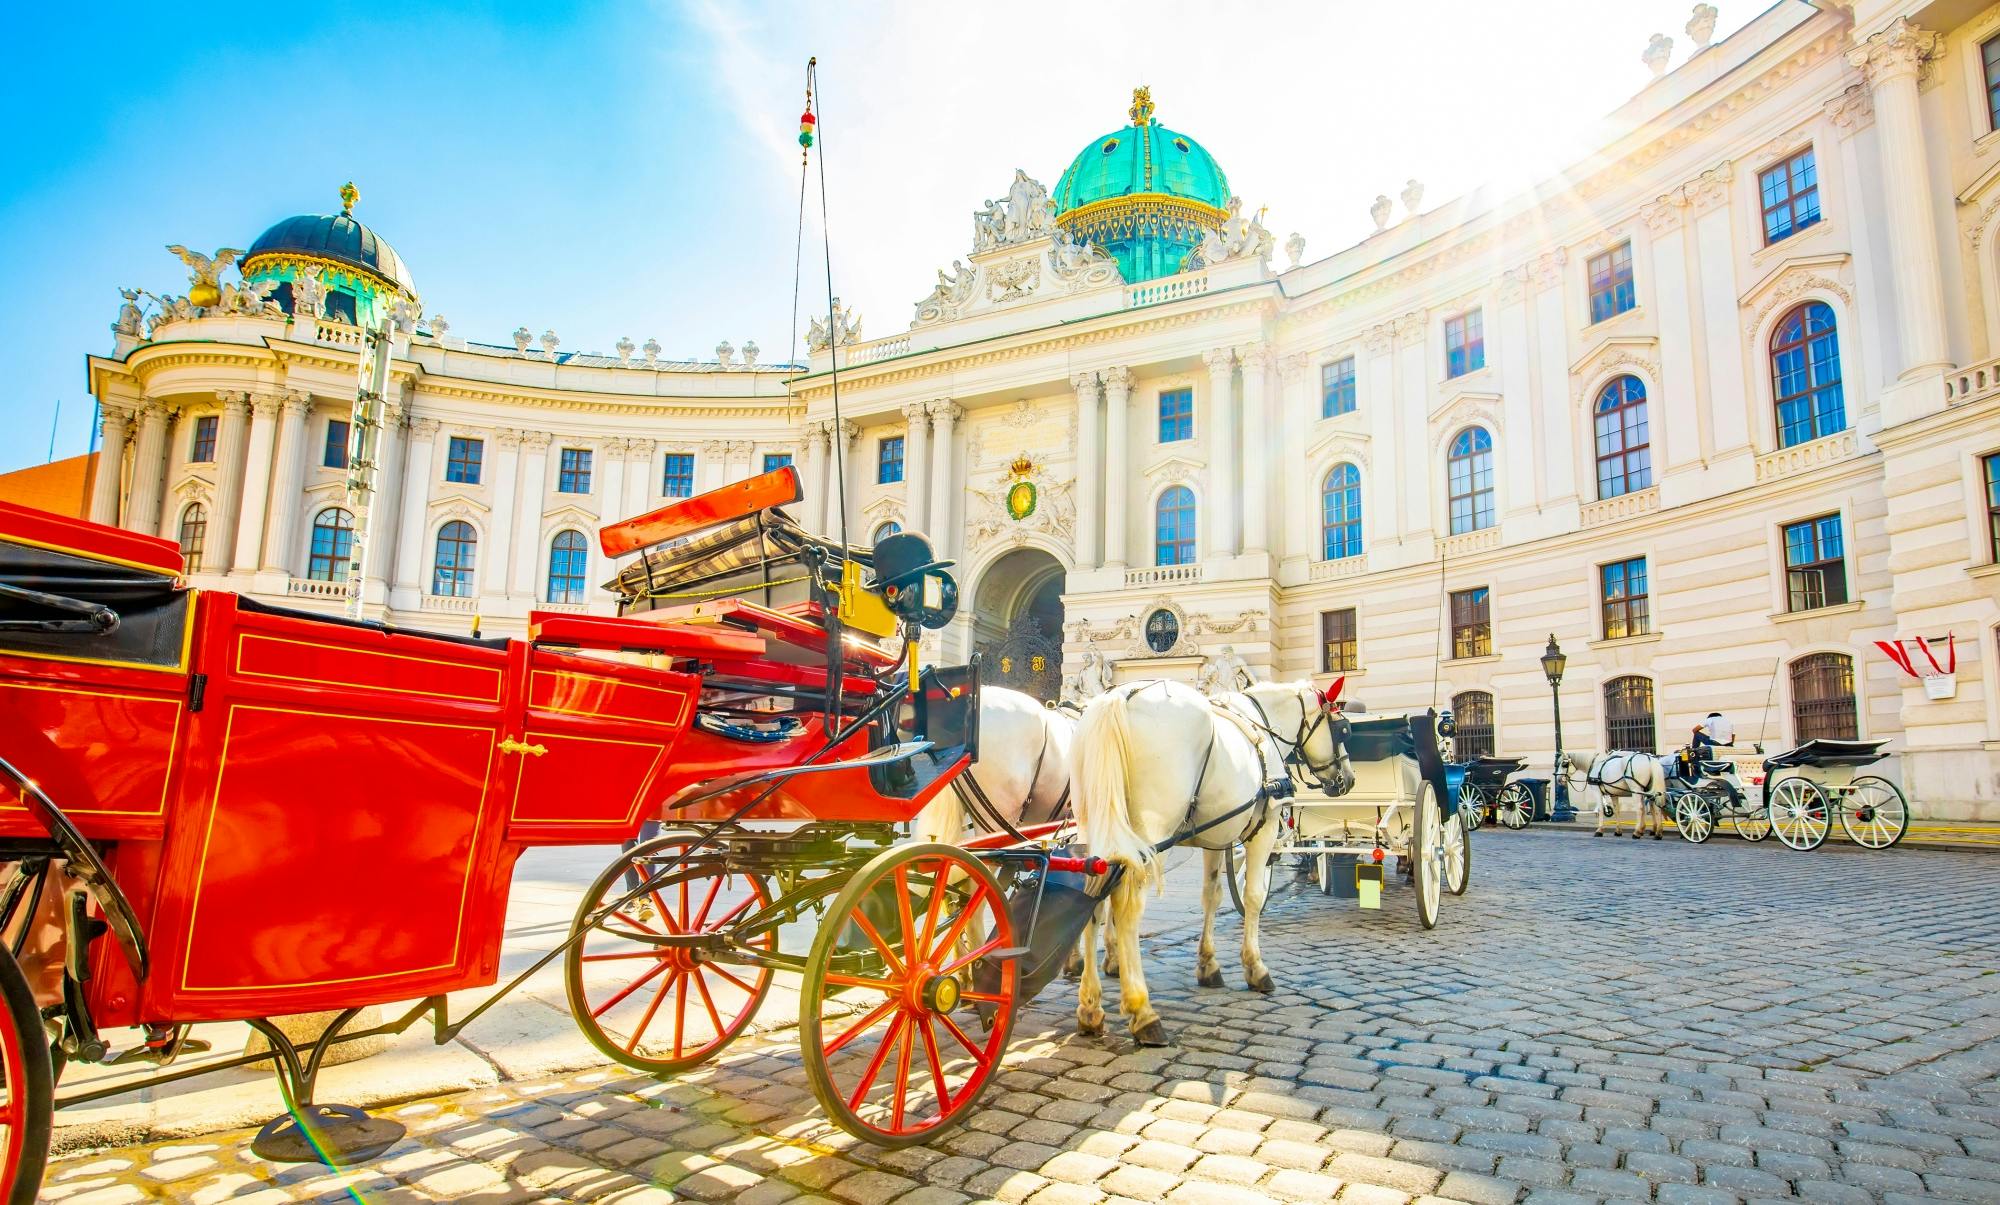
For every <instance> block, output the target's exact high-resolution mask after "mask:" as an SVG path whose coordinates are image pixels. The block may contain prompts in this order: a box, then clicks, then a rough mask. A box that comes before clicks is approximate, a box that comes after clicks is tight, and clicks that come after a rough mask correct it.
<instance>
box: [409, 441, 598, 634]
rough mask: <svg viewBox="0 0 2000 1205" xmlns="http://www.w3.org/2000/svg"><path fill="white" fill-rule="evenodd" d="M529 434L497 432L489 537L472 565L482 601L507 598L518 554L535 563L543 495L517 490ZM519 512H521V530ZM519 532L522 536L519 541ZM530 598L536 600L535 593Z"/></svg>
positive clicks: (488, 518)
mask: <svg viewBox="0 0 2000 1205" xmlns="http://www.w3.org/2000/svg"><path fill="white" fill-rule="evenodd" d="M526 434H527V433H526V432H523V431H516V430H513V429H512V428H508V427H502V428H501V429H500V430H498V431H495V432H494V433H493V443H494V445H495V446H497V447H498V448H499V449H500V455H498V456H496V457H494V458H493V509H492V511H491V512H489V513H488V515H487V519H486V532H485V536H484V538H483V539H482V540H481V541H480V548H479V551H478V554H477V557H476V559H475V560H474V561H473V563H472V572H473V576H472V580H473V581H474V583H476V585H477V588H476V589H475V590H474V593H475V594H477V595H478V596H479V597H481V598H505V597H507V595H508V594H509V593H510V592H511V591H510V586H511V585H512V584H513V578H512V575H511V574H509V573H508V572H507V567H508V566H509V565H511V564H513V563H514V560H515V558H516V556H517V555H525V556H526V558H527V559H528V560H529V561H530V562H532V561H533V560H534V551H533V550H534V546H535V544H536V542H537V537H538V536H539V535H540V533H541V528H542V523H541V519H542V498H541V494H540V493H539V492H538V493H536V494H535V496H534V497H532V498H530V497H529V496H528V492H527V491H526V490H521V491H518V492H517V491H516V490H515V489H514V478H515V475H516V473H517V472H518V470H519V468H520V464H521V441H522V440H523V439H524V438H526ZM593 484H595V483H593ZM516 510H519V511H520V521H519V525H518V527H517V526H516V523H515V511H516ZM516 531H518V532H519V533H520V534H519V536H518V538H517V537H516V535H515V533H516ZM517 545H518V546H519V547H518V550H517V547H516V546H517ZM431 584H432V583H430V582H428V581H426V582H425V583H424V589H425V591H427V592H428V591H429V590H430V588H431ZM526 597H528V598H533V597H534V594H533V593H532V592H531V593H529V594H527V595H526Z"/></svg>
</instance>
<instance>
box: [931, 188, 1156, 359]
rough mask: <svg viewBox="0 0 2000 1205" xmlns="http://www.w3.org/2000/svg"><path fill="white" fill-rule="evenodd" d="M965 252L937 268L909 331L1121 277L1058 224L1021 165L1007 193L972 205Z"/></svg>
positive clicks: (1119, 282) (1113, 282)
mask: <svg viewBox="0 0 2000 1205" xmlns="http://www.w3.org/2000/svg"><path fill="white" fill-rule="evenodd" d="M969 258H970V260H971V262H970V263H967V262H965V261H963V260H956V259H955V260H953V261H951V269H950V271H949V272H947V271H946V270H944V269H942V268H940V269H939V270H938V273H937V284H936V285H935V286H934V287H933V288H932V289H931V292H930V295H929V296H927V297H924V298H921V299H919V300H918V301H917V303H916V315H915V317H914V318H912V320H911V322H910V327H911V329H913V330H914V329H916V328H918V327H924V326H932V325H936V324H938V323H944V322H956V321H958V320H960V319H962V318H969V317H972V316H975V315H977V314H982V313H987V312H990V311H992V310H996V309H1004V308H1009V307H1012V306H1016V305H1021V304H1024V303H1027V302H1032V301H1038V300H1046V299H1048V298H1052V297H1066V296H1070V295H1072V294H1075V293H1080V292H1084V291H1086V290H1090V289H1097V288H1109V287H1113V286H1122V285H1123V284H1124V283H1125V281H1124V278H1123V277H1122V276H1120V275H1119V272H1118V265H1117V263H1116V261H1114V260H1113V259H1112V258H1111V257H1110V256H1109V255H1107V254H1105V253H1104V252H1103V251H1101V250H1099V249H1097V248H1096V247H1093V246H1091V245H1089V244H1087V243H1076V242H1073V241H1071V239H1070V237H1069V235H1068V234H1067V233H1065V232H1064V231H1062V230H1060V229H1058V228H1057V226H1056V224H1055V205H1054V202H1053V201H1051V200H1050V198H1049V192H1048V189H1046V188H1044V187H1042V185H1041V182H1040V181H1038V180H1035V179H1033V178H1032V177H1030V176H1029V175H1028V174H1027V173H1026V172H1024V171H1020V170H1016V171H1015V172H1014V179H1013V181H1012V182H1011V183H1010V184H1009V185H1008V186H1007V191H1006V192H1005V194H1004V195H1002V196H1001V197H1000V198H998V199H996V200H989V201H987V202H986V204H985V206H984V207H983V208H981V209H978V210H975V211H974V213H973V239H972V253H971V255H970V257H969Z"/></svg>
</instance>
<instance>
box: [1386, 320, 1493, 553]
mask: <svg viewBox="0 0 2000 1205" xmlns="http://www.w3.org/2000/svg"><path fill="white" fill-rule="evenodd" d="M1393 329H1394V331H1395V339H1396V391H1397V392H1396V400H1395V403H1394V404H1395V406H1396V416H1397V423H1398V429H1397V432H1396V452H1397V455H1399V456H1400V457H1402V459H1400V460H1397V461H1391V462H1389V463H1391V464H1392V465H1394V466H1395V468H1394V470H1393V471H1394V472H1395V474H1396V476H1397V477H1399V478H1400V479H1401V481H1402V486H1403V503H1402V514H1403V532H1404V535H1405V536H1414V537H1416V538H1418V539H1419V540H1423V539H1428V538H1429V537H1430V536H1431V534H1432V533H1433V532H1436V533H1443V532H1445V531H1448V530H1450V517H1449V516H1445V517H1444V518H1443V519H1441V520H1439V521H1438V522H1437V523H1436V524H1435V525H1433V523H1432V520H1431V508H1432V506H1433V503H1432V501H1431V499H1432V498H1433V497H1435V498H1438V499H1439V500H1442V499H1443V497H1444V486H1443V484H1442V483H1443V482H1444V480H1445V467H1444V457H1443V456H1442V455H1441V454H1439V455H1432V452H1431V442H1430V419H1429V414H1430V382H1431V381H1433V380H1435V379H1436V378H1437V377H1439V376H1442V375H1443V372H1444V365H1443V363H1442V362H1440V361H1433V360H1432V359H1431V354H1430V352H1431V348H1430V315H1429V312H1428V311H1426V310H1412V311H1410V312H1409V313H1407V314H1404V315H1403V316H1402V317H1400V318H1398V319H1396V321H1395V325H1394V328H1393ZM1420 458H1421V459H1420ZM1419 465H1421V466H1423V467H1422V468H1421V469H1419V468H1418V466H1419ZM1503 488H1504V487H1503Z"/></svg>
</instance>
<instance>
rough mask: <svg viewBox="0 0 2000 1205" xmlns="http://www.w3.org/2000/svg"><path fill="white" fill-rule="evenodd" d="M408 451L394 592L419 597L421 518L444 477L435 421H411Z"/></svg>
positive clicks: (421, 548) (421, 546)
mask: <svg viewBox="0 0 2000 1205" xmlns="http://www.w3.org/2000/svg"><path fill="white" fill-rule="evenodd" d="M409 425H410V447H409V452H408V454H407V455H405V456H404V457H403V498H402V517H401V519H400V520H399V522H398V527H399V530H398V531H397V533H396V589H398V590H410V591H416V592H419V593H421V592H422V589H423V585H424V582H423V580H422V577H421V574H422V573H423V551H424V548H423V546H424V517H425V514H426V512H427V511H428V510H429V508H430V501H431V497H430V495H431V486H432V484H433V483H434V482H436V481H438V480H440V479H441V478H442V477H443V476H444V473H443V470H442V469H441V468H439V467H438V465H437V462H436V461H435V460H434V459H433V456H434V454H435V452H436V451H437V450H439V449H440V448H441V447H442V446H443V445H442V442H441V441H440V440H439V439H438V427H439V423H438V420H436V419H434V418H417V417H415V416H411V418H410V424H409Z"/></svg>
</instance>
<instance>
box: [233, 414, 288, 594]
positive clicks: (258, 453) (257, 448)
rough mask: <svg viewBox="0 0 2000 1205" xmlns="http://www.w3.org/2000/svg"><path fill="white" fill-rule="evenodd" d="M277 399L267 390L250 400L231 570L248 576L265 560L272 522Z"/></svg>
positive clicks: (276, 437)
mask: <svg viewBox="0 0 2000 1205" xmlns="http://www.w3.org/2000/svg"><path fill="white" fill-rule="evenodd" d="M278 401H279V399H278V397H277V395H275V394H268V393H265V394H257V395H255V396H253V397H252V398H251V399H250V442H249V447H248V448H246V449H245V450H244V453H243V502H242V505H241V506H240V507H239V508H238V509H237V512H236V549H235V554H234V555H233V556H232V557H231V560H230V572H232V573H236V574H242V575H246V576H247V575H249V574H253V573H255V572H257V567H258V566H259V565H260V564H262V563H263V562H262V560H261V559H260V558H261V554H262V553H263V550H264V536H265V533H266V532H268V531H269V530H270V525H271V515H270V505H271V458H272V448H273V446H274V445H275V444H276V443H277V439H278Z"/></svg>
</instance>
